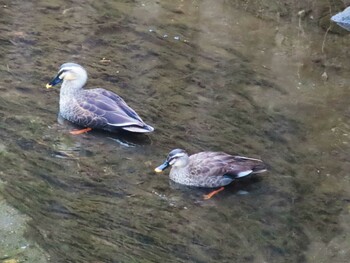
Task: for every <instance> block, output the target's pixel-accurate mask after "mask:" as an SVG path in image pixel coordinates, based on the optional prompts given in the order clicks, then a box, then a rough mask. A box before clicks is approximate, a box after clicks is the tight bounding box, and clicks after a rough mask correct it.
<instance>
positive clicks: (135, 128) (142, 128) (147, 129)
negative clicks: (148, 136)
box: [121, 124, 154, 133]
mask: <svg viewBox="0 0 350 263" xmlns="http://www.w3.org/2000/svg"><path fill="white" fill-rule="evenodd" d="M121 128H122V129H123V130H126V131H129V132H137V133H148V132H153V131H154V128H153V127H152V126H150V125H148V124H144V126H136V125H131V126H125V127H121Z"/></svg>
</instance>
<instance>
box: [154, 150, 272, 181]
mask: <svg viewBox="0 0 350 263" xmlns="http://www.w3.org/2000/svg"><path fill="white" fill-rule="evenodd" d="M169 165H171V166H172V168H171V171H170V174H169V177H170V179H171V180H173V181H175V182H177V183H179V184H183V185H189V186H197V187H220V186H225V185H228V184H230V183H231V182H232V181H233V180H234V179H236V178H241V177H244V176H248V175H250V174H255V173H261V172H264V171H266V166H265V164H264V163H263V162H262V161H261V160H258V159H253V158H248V157H242V156H232V155H229V154H227V153H224V152H200V153H197V154H193V155H191V156H188V155H187V153H186V152H185V151H183V150H181V149H175V150H173V151H171V152H170V153H169V155H168V157H167V160H166V161H165V163H164V164H162V165H161V166H159V167H157V168H156V171H161V170H164V169H165V168H166V167H168V166H169ZM157 169H158V170H157Z"/></svg>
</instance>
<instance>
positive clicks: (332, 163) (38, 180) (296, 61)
mask: <svg viewBox="0 0 350 263" xmlns="http://www.w3.org/2000/svg"><path fill="white" fill-rule="evenodd" d="M270 2H271V1H270ZM291 2H293V3H289V2H288V1H287V2H286V4H285V5H283V6H279V5H278V4H276V5H274V4H269V5H266V4H265V1H250V3H249V1H244V4H242V3H243V1H232V2H230V1H224V0H223V1H215V3H214V2H213V1H159V2H157V1H111V0H109V1H108V0H106V1H84V2H82V1H75V0H71V1H68V0H67V1H48V0H46V1H11V3H7V2H4V1H0V3H1V8H0V21H1V22H0V58H1V62H2V63H1V65H0V90H1V94H2V96H1V98H0V116H1V118H2V122H1V124H0V125H1V129H0V138H1V142H0V155H1V159H0V166H1V167H2V173H1V174H0V178H1V180H3V181H5V182H6V185H5V187H4V190H3V191H2V194H3V196H4V198H5V199H6V200H7V201H8V202H9V203H10V204H11V205H13V206H14V207H15V208H17V209H18V210H19V211H21V212H22V213H25V214H26V215H28V216H29V217H30V218H32V220H31V221H30V223H29V225H28V228H27V234H26V237H27V239H28V240H30V241H31V242H33V243H38V244H39V245H40V246H41V247H42V249H44V251H45V252H46V253H48V255H50V259H51V261H52V262H161V261H164V260H166V261H167V262H348V258H349V256H350V255H349V254H350V251H349V248H348V242H349V238H350V232H349V231H350V225H349V222H350V220H349V219H350V215H349V208H350V206H349V200H350V197H349V191H350V177H349V175H348V172H347V171H349V169H350V164H349V161H348V157H349V143H350V140H349V137H350V122H349V118H350V108H349V95H350V94H349V93H350V92H349V88H348V83H349V80H350V77H349V76H350V75H349V69H350V63H349V59H348V57H349V49H348V47H349V42H350V39H349V37H348V36H347V35H337V34H331V33H329V34H327V35H325V31H324V30H323V29H321V28H319V27H318V25H317V24H318V23H317V21H316V20H317V19H318V17H317V16H316V14H315V13H316V11H315V9H311V13H310V12H309V11H310V10H309V9H307V8H308V6H307V4H304V5H303V4H300V3H294V1H291ZM309 2H310V3H309ZM305 3H309V5H310V6H311V3H312V2H311V1H305ZM303 8H305V10H306V16H305V17H302V16H298V11H300V10H302V9H303ZM312 8H316V7H315V6H313V7H312ZM319 9H322V8H319ZM67 61H75V62H78V63H80V64H82V65H83V66H85V67H86V69H87V70H88V72H89V81H88V86H89V87H93V86H100V87H105V88H108V89H109V90H112V91H115V92H117V93H118V94H119V95H121V96H122V97H123V98H124V99H125V100H126V101H127V102H128V104H129V105H130V106H132V107H133V108H134V109H135V110H136V111H137V112H138V113H139V114H140V115H141V117H142V118H143V119H144V120H145V121H146V122H147V123H149V124H151V125H153V126H154V127H155V128H156V131H155V132H154V133H152V134H150V135H149V136H128V135H125V134H108V133H102V132H91V133H89V134H86V135H82V136H71V135H70V134H69V133H68V131H69V130H70V129H72V127H71V125H69V124H68V123H67V122H64V121H62V120H58V119H57V109H58V95H59V89H58V88H57V89H56V90H55V89H54V90H46V89H45V88H44V87H45V84H46V82H47V81H49V80H50V79H51V78H52V77H53V76H54V75H55V74H56V72H57V70H58V67H59V65H60V64H62V63H64V62H67ZM324 73H325V74H326V75H327V78H326V75H325V74H324ZM322 74H323V76H324V77H322ZM175 147H176V148H184V149H186V150H187V151H188V152H190V153H194V152H196V151H201V150H222V151H226V152H229V153H234V154H236V153H237V154H242V155H247V156H251V157H257V158H262V159H263V160H264V161H265V162H266V163H267V164H268V165H269V167H270V168H269V172H268V173H265V174H261V175H258V176H255V177H252V178H248V179H245V180H241V181H239V182H237V183H235V184H232V185H231V186H230V187H227V189H226V190H225V191H224V192H221V193H220V194H219V195H217V196H215V197H214V198H213V199H211V200H209V201H203V199H202V194H204V193H207V192H208V191H207V190H205V189H193V188H187V187H180V186H178V185H175V184H173V183H171V182H169V180H168V177H167V172H168V171H167V172H166V173H165V174H164V175H158V174H154V172H153V168H154V167H155V166H157V165H159V164H160V163H161V162H162V161H163V160H164V158H165V157H166V155H167V153H168V152H169V151H170V150H171V149H173V148H175ZM0 258H1V257H0ZM28 260H29V261H30V259H28ZM32 262H35V261H34V260H32Z"/></svg>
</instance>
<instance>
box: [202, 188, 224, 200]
mask: <svg viewBox="0 0 350 263" xmlns="http://www.w3.org/2000/svg"><path fill="white" fill-rule="evenodd" d="M224 189H225V187H220V188H219V189H217V190H214V191H212V192H210V193H209V194H207V195H204V196H203V198H204V199H205V200H207V199H210V198H212V197H213V195H216V194H217V193H219V192H221V191H222V190H224Z"/></svg>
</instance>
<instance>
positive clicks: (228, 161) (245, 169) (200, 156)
mask: <svg viewBox="0 0 350 263" xmlns="http://www.w3.org/2000/svg"><path fill="white" fill-rule="evenodd" d="M190 163H191V171H193V173H196V174H201V175H202V176H212V177H218V176H219V177H220V176H224V177H230V178H231V179H235V178H240V177H244V176H247V175H250V174H253V173H261V172H264V171H266V166H265V164H264V163H263V162H262V161H261V160H259V159H253V158H248V157H243V156H232V155H229V154H227V153H224V152H200V153H197V154H194V155H191V156H190Z"/></svg>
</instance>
